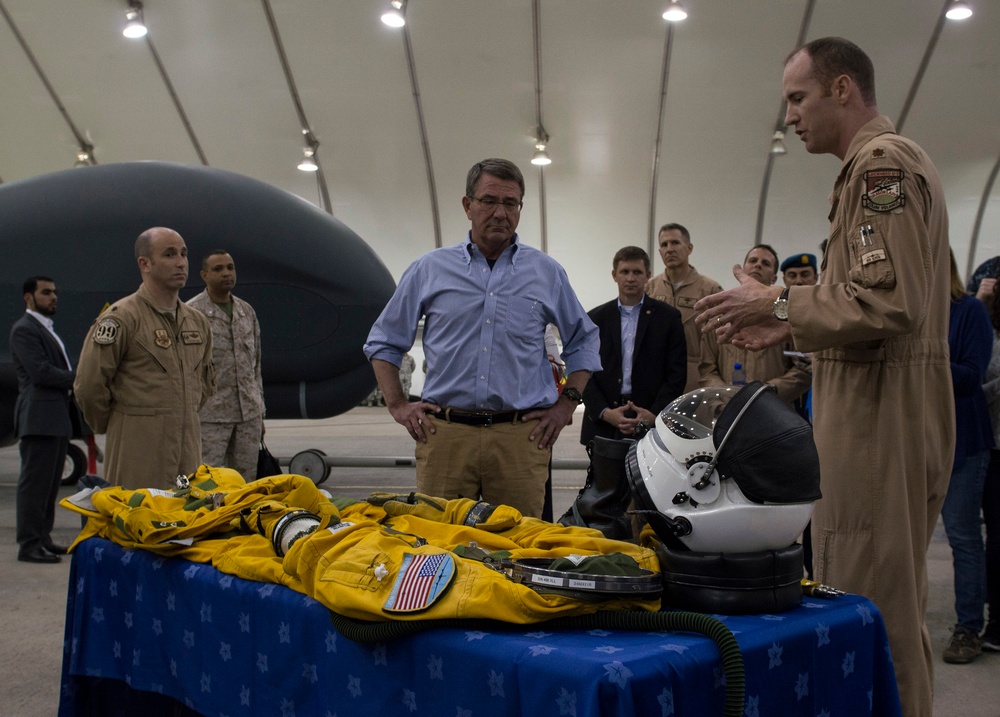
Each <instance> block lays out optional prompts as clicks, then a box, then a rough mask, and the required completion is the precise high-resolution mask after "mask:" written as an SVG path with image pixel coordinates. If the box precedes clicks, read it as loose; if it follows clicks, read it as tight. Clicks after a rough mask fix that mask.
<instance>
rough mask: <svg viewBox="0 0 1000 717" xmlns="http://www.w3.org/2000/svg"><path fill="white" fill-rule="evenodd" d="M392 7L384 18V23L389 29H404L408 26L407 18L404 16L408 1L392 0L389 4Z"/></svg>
mask: <svg viewBox="0 0 1000 717" xmlns="http://www.w3.org/2000/svg"><path fill="white" fill-rule="evenodd" d="M389 5H391V6H392V7H391V8H390V9H389V10H388V11H387V12H386V13H385V15H383V16H382V22H384V23H385V24H386V25H388V26H389V27H402V26H403V25H405V24H406V16H405V15H404V14H403V12H404V8H405V7H406V0H392V2H390V3H389Z"/></svg>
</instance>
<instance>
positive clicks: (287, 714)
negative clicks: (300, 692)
mask: <svg viewBox="0 0 1000 717" xmlns="http://www.w3.org/2000/svg"><path fill="white" fill-rule="evenodd" d="M281 717H295V703H294V702H292V701H291V700H289V699H286V698H284V697H282V698H281Z"/></svg>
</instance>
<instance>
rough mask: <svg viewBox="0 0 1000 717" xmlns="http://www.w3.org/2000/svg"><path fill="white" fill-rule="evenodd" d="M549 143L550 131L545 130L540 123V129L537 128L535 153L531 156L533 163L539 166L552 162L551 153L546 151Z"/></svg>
mask: <svg viewBox="0 0 1000 717" xmlns="http://www.w3.org/2000/svg"><path fill="white" fill-rule="evenodd" d="M548 143H549V133H548V132H546V131H545V128H544V127H542V126H541V124H539V125H538V129H536V130H535V154H534V156H533V157H532V158H531V163H532V164H534V165H535V166H537V167H544V166H546V165H548V164H552V158H551V157H549V153H548V152H546V151H545V147H546V145H548Z"/></svg>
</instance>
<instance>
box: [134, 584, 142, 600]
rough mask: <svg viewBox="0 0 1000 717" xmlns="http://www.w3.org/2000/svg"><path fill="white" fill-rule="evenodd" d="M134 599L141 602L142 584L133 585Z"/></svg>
mask: <svg viewBox="0 0 1000 717" xmlns="http://www.w3.org/2000/svg"><path fill="white" fill-rule="evenodd" d="M135 601H136V602H142V585H136V586H135Z"/></svg>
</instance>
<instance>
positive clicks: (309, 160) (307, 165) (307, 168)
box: [299, 147, 319, 172]
mask: <svg viewBox="0 0 1000 717" xmlns="http://www.w3.org/2000/svg"><path fill="white" fill-rule="evenodd" d="M302 152H303V153H304V154H305V156H304V157H303V158H302V161H301V162H299V169H301V170H302V171H303V172H316V171H318V170H319V165H318V164H316V160H315V158H314V157H315V155H316V151H315V150H314V149H313V148H312V147H306V148H304V149H303V150H302Z"/></svg>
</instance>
